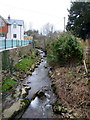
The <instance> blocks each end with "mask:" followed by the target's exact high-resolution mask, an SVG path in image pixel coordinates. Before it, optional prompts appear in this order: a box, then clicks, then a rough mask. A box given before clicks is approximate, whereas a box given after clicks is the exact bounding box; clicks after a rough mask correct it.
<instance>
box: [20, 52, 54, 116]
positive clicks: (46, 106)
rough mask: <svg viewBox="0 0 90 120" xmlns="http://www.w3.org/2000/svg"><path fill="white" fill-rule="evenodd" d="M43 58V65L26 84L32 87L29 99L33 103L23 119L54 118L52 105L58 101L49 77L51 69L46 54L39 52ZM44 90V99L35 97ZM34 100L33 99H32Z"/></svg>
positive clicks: (39, 66) (41, 64)
mask: <svg viewBox="0 0 90 120" xmlns="http://www.w3.org/2000/svg"><path fill="white" fill-rule="evenodd" d="M38 51H39V52H40V56H41V59H42V60H41V63H40V65H38V67H37V68H35V70H34V72H33V73H32V76H28V78H27V79H26V81H25V84H26V85H28V86H30V87H31V89H30V90H29V94H28V96H27V98H28V99H29V100H30V101H31V103H30V105H29V106H28V108H27V109H26V111H25V112H24V114H23V115H22V118H53V110H52V104H53V103H54V102H55V101H56V96H55V94H54V93H53V91H52V89H51V82H50V78H49V76H48V71H49V67H48V66H47V62H46V58H45V57H44V56H45V53H44V52H43V51H41V50H38ZM40 90H42V91H43V92H44V95H45V96H43V97H41V98H39V97H38V96H35V97H34V98H33V96H34V95H35V94H36V93H37V92H38V91H40ZM32 98H33V99H32Z"/></svg>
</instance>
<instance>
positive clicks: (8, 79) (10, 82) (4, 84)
mask: <svg viewBox="0 0 90 120" xmlns="http://www.w3.org/2000/svg"><path fill="white" fill-rule="evenodd" d="M16 83H17V82H16V81H14V80H12V79H11V77H10V76H7V77H6V78H5V79H4V80H3V81H2V91H3V92H4V91H7V90H10V89H11V88H12V87H13V86H14V85H15V84H16Z"/></svg>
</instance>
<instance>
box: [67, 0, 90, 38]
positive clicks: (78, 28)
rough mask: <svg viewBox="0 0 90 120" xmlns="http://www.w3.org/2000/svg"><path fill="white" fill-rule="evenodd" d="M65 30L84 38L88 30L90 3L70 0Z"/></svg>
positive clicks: (89, 28)
mask: <svg viewBox="0 0 90 120" xmlns="http://www.w3.org/2000/svg"><path fill="white" fill-rule="evenodd" d="M67 30H69V31H71V32H72V33H73V34H74V35H76V36H77V37H80V38H82V39H86V37H87V36H88V35H89V32H90V3H89V2H72V4H71V8H70V10H69V19H68V23H67Z"/></svg>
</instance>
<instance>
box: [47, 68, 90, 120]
mask: <svg viewBox="0 0 90 120" xmlns="http://www.w3.org/2000/svg"><path fill="white" fill-rule="evenodd" d="M49 73H50V76H51V78H52V87H53V90H54V92H55V93H56V94H57V96H58V101H60V102H61V103H62V104H63V105H64V106H66V107H67V108H68V109H70V110H71V111H72V113H74V117H76V118H90V92H89V85H88V81H89V79H90V76H89V75H86V74H85V70H84V68H83V66H78V67H73V68H66V67H56V68H54V69H53V70H52V71H50V72H49ZM68 117H70V116H68Z"/></svg>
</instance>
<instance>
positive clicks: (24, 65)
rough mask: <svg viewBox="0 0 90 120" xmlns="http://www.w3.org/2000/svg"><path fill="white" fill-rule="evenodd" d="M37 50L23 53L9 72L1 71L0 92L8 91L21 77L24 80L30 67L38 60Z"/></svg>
mask: <svg viewBox="0 0 90 120" xmlns="http://www.w3.org/2000/svg"><path fill="white" fill-rule="evenodd" d="M38 55H39V54H38V53H37V51H35V50H32V52H31V53H30V54H25V55H24V56H23V57H22V58H20V61H19V62H18V63H17V64H16V65H15V66H14V67H13V71H12V72H11V73H10V71H8V70H4V71H3V80H2V92H6V91H9V90H10V89H12V87H14V86H15V85H16V84H18V83H20V81H21V79H22V80H24V79H25V77H27V76H28V75H29V73H30V68H31V67H32V66H35V64H36V62H37V61H38V60H39V56H38Z"/></svg>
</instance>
